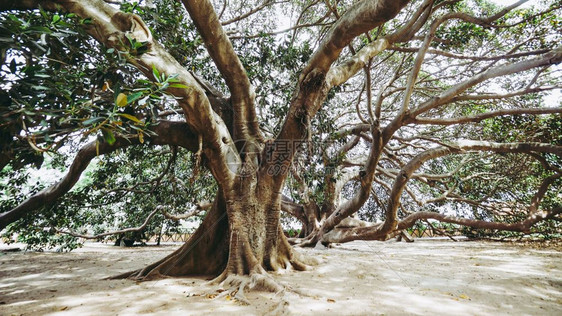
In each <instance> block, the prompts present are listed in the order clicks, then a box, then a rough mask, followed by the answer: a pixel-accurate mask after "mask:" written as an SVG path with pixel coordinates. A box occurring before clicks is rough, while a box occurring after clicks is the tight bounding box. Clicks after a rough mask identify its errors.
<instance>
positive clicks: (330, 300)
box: [326, 298, 336, 303]
mask: <svg viewBox="0 0 562 316" xmlns="http://www.w3.org/2000/svg"><path fill="white" fill-rule="evenodd" d="M326 301H328V303H335V302H336V300H334V299H331V298H329V299H327V300H326Z"/></svg>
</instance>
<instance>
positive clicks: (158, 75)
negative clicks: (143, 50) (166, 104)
mask: <svg viewBox="0 0 562 316" xmlns="http://www.w3.org/2000/svg"><path fill="white" fill-rule="evenodd" d="M152 74H153V75H154V79H156V81H158V82H160V73H159V72H158V69H156V67H155V66H154V65H152Z"/></svg>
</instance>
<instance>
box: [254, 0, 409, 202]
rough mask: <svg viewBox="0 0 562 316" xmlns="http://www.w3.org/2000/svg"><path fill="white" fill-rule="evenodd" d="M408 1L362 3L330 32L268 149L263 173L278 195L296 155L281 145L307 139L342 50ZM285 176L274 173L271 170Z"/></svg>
mask: <svg viewBox="0 0 562 316" xmlns="http://www.w3.org/2000/svg"><path fill="white" fill-rule="evenodd" d="M408 2H409V1H408V0H396V1H391V0H377V1H367V0H363V1H360V2H358V3H356V4H355V5H354V6H353V7H351V8H350V9H349V10H348V11H347V12H346V13H345V14H343V15H342V16H341V17H340V18H339V19H338V20H337V21H336V23H335V24H334V26H333V27H332V28H331V29H330V31H329V33H328V34H327V36H326V38H325V40H324V41H323V42H322V44H321V45H320V47H319V49H318V50H317V51H316V52H315V53H314V55H313V56H312V57H311V58H310V60H309V61H308V63H307V65H306V67H305V68H304V69H303V71H302V72H301V75H300V77H299V82H298V84H297V88H296V90H295V91H296V93H295V95H294V96H293V99H292V101H291V105H290V108H289V111H288V113H287V116H286V119H285V122H284V123H283V126H282V127H281V131H280V133H279V135H278V136H277V138H276V139H275V141H274V142H273V143H272V144H271V146H266V148H265V152H266V154H267V156H266V159H265V164H262V167H261V169H260V172H261V173H262V174H263V179H265V178H268V179H269V181H271V183H272V184H271V185H272V187H273V189H274V190H275V191H281V187H282V186H283V184H284V180H285V176H286V173H287V171H288V170H290V164H291V162H292V159H293V157H294V151H290V152H288V153H287V152H281V151H279V150H277V149H278V148H281V146H280V143H286V142H290V143H291V145H293V144H294V143H295V142H300V141H304V140H305V139H306V137H307V135H308V129H309V125H310V119H311V117H313V116H314V115H315V114H316V112H317V111H318V109H319V108H320V106H321V105H322V102H323V101H324V99H325V98H326V96H327V94H328V91H329V89H330V85H329V84H328V82H327V80H326V79H327V75H328V72H329V70H330V67H332V64H333V63H334V62H335V61H336V59H337V58H338V57H339V56H340V54H341V52H342V50H343V49H344V48H345V47H346V46H348V45H349V43H351V41H352V40H353V39H354V38H355V37H356V36H358V35H360V34H362V33H364V32H367V31H369V30H371V29H373V28H376V27H377V26H380V25H383V24H384V23H385V22H387V21H388V20H390V19H392V18H393V17H394V16H396V15H397V14H398V12H400V10H401V9H402V8H403V7H404V6H406V4H407V3H408ZM274 166H275V167H278V168H277V169H281V170H282V171H283V172H276V173H271V172H269V171H270V170H271V168H272V167H274Z"/></svg>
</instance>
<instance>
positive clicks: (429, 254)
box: [0, 240, 562, 316]
mask: <svg viewBox="0 0 562 316" xmlns="http://www.w3.org/2000/svg"><path fill="white" fill-rule="evenodd" d="M4 246H5V245H0V248H2V247H4ZM176 247H178V245H173V246H163V247H142V248H141V247H135V248H118V247H112V246H110V245H105V244H86V246H85V247H84V248H82V249H78V250H76V251H74V252H72V253H50V252H44V253H32V252H27V253H26V252H19V253H0V315H139V314H150V315H166V316H169V315H213V314H229V315H233V314H234V315H264V314H267V313H269V314H273V315H275V314H286V315H320V314H322V315H429V314H437V315H461V314H462V315H562V260H561V259H562V252H561V251H560V250H561V249H560V247H546V248H537V247H532V248H530V247H523V246H521V245H517V244H507V243H488V242H457V243H454V242H452V241H447V240H416V242H415V243H413V244H408V243H396V242H361V241H360V242H353V243H348V244H345V245H341V246H337V247H336V248H332V249H308V250H304V251H303V252H305V253H306V254H308V255H312V256H315V257H317V258H319V259H320V260H321V261H322V262H321V263H320V265H319V266H316V267H314V268H313V269H311V270H310V271H305V272H294V271H287V272H284V273H281V274H275V275H274V278H275V279H276V280H278V281H279V282H281V283H283V284H286V285H289V286H290V287H292V288H294V289H295V290H297V291H300V292H302V293H307V294H308V296H303V295H299V294H296V293H292V292H286V293H278V294H274V293H263V292H251V293H249V294H248V295H247V297H248V299H249V300H250V302H251V303H252V304H251V305H249V306H245V305H242V304H240V303H239V302H236V301H234V300H232V299H230V298H229V297H228V296H224V295H223V296H222V297H218V298H213V297H214V296H216V294H217V293H216V290H217V287H211V286H208V285H206V284H205V280H204V279H196V278H183V279H165V280H160V281H151V282H143V283H135V282H133V281H128V280H115V281H107V280H102V278H104V277H107V276H110V275H115V274H118V273H120V272H124V271H127V270H131V269H135V268H140V267H143V266H144V265H146V264H148V263H150V262H152V261H155V260H156V259H159V258H161V257H163V256H164V255H166V254H167V253H169V252H172V251H173V250H174V249H175V248H176Z"/></svg>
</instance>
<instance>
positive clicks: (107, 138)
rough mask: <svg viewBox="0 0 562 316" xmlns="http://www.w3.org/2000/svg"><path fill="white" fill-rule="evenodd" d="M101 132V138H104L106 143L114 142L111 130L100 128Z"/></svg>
mask: <svg viewBox="0 0 562 316" xmlns="http://www.w3.org/2000/svg"><path fill="white" fill-rule="evenodd" d="M101 132H102V134H103V139H105V141H106V142H107V143H108V144H110V145H113V144H114V143H115V141H116V139H115V135H113V132H112V131H111V130H109V129H107V128H102V130H101Z"/></svg>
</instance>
